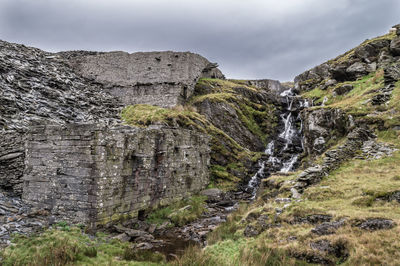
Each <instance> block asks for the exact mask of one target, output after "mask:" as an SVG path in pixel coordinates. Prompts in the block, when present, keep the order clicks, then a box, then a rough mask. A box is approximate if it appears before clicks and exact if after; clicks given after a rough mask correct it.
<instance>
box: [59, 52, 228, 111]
mask: <svg viewBox="0 0 400 266" xmlns="http://www.w3.org/2000/svg"><path fill="white" fill-rule="evenodd" d="M60 55H62V56H63V57H65V58H67V59H68V61H69V62H70V64H71V66H72V68H73V69H74V70H75V71H76V72H77V73H78V74H80V75H82V76H83V77H85V78H88V79H90V80H93V81H95V82H98V83H100V84H102V85H103V86H104V87H105V88H107V90H108V92H109V93H110V94H111V95H113V96H115V97H116V98H117V99H118V101H119V102H121V103H122V104H124V105H129V104H132V105H134V104H150V105H157V106H162V107H173V106H176V105H178V104H183V103H185V101H186V100H187V99H188V98H189V97H190V96H191V95H192V94H193V90H194V86H195V85H196V83H197V81H198V79H199V78H201V77H210V78H222V79H223V78H224V76H223V74H222V73H221V71H219V70H218V69H217V66H218V65H217V64H212V63H210V62H209V61H208V60H207V59H206V58H204V57H202V56H200V55H198V54H193V53H190V52H147V53H142V52H141V53H132V54H128V53H125V52H111V53H87V52H86V53H85V52H81V53H79V52H63V53H60Z"/></svg>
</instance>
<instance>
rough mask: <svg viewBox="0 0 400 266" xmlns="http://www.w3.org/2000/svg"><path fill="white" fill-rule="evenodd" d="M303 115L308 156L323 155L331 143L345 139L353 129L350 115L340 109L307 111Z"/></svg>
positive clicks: (305, 147)
mask: <svg viewBox="0 0 400 266" xmlns="http://www.w3.org/2000/svg"><path fill="white" fill-rule="evenodd" d="M301 115H302V120H303V135H304V142H303V144H304V149H305V153H306V155H311V156H314V155H318V154H322V153H323V152H324V151H325V150H326V149H327V148H329V142H331V143H332V142H333V143H334V142H335V140H338V139H340V138H342V137H344V136H345V135H346V134H347V132H348V131H349V130H350V128H351V121H350V119H349V117H348V115H347V114H346V113H345V112H344V111H342V110H340V109H329V108H320V109H305V110H304V111H303V112H302V113H301Z"/></svg>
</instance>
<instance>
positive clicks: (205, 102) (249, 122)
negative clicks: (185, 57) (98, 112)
mask: <svg viewBox="0 0 400 266" xmlns="http://www.w3.org/2000/svg"><path fill="white" fill-rule="evenodd" d="M244 83H245V82H243V81H235V80H232V81H228V80H219V79H208V78H203V79H200V80H199V82H198V83H197V85H196V87H195V91H194V95H193V97H191V98H190V99H189V100H188V103H187V104H186V105H185V106H176V107H174V108H162V107H156V106H151V105H142V104H138V105H134V106H127V107H125V108H124V109H123V110H122V112H121V118H122V119H123V120H124V121H125V122H126V123H127V124H129V125H132V126H138V127H146V126H149V125H154V124H161V125H166V126H171V127H182V128H187V129H191V130H198V131H200V132H203V133H206V134H208V135H210V136H211V166H210V170H211V181H212V184H211V186H217V187H219V188H223V189H225V190H229V189H234V188H236V186H237V184H238V183H239V182H240V181H242V180H243V179H245V178H246V177H247V178H248V177H249V176H250V175H251V171H252V165H253V164H254V163H255V162H256V161H257V159H258V158H259V156H260V155H261V153H260V151H262V150H263V148H264V147H265V145H266V142H267V139H268V137H269V136H270V134H272V132H273V128H274V127H275V126H276V117H275V111H276V109H275V106H274V105H273V104H272V103H270V102H269V99H268V98H267V96H266V95H264V94H263V93H264V92H263V91H262V90H260V89H257V88H255V87H253V86H249V85H245V84H244ZM221 119H222V121H221ZM254 143H258V144H256V145H255V144H254Z"/></svg>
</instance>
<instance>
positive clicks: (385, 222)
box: [356, 218, 396, 231]
mask: <svg viewBox="0 0 400 266" xmlns="http://www.w3.org/2000/svg"><path fill="white" fill-rule="evenodd" d="M395 225H396V223H395V222H393V221H392V220H389V219H384V218H371V219H367V220H366V221H363V222H361V223H358V224H356V226H357V227H359V228H361V229H364V230H368V231H376V230H383V229H391V228H393V227H394V226H395Z"/></svg>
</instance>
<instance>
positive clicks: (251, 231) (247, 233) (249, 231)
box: [243, 225, 260, 237]
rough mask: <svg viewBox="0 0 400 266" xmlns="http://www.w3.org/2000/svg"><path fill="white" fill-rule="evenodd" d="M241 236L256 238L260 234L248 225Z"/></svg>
mask: <svg viewBox="0 0 400 266" xmlns="http://www.w3.org/2000/svg"><path fill="white" fill-rule="evenodd" d="M243 234H244V236H246V237H254V236H258V235H259V234H260V232H259V231H258V230H257V229H256V228H254V226H252V225H248V226H246V228H245V229H244V232H243Z"/></svg>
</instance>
